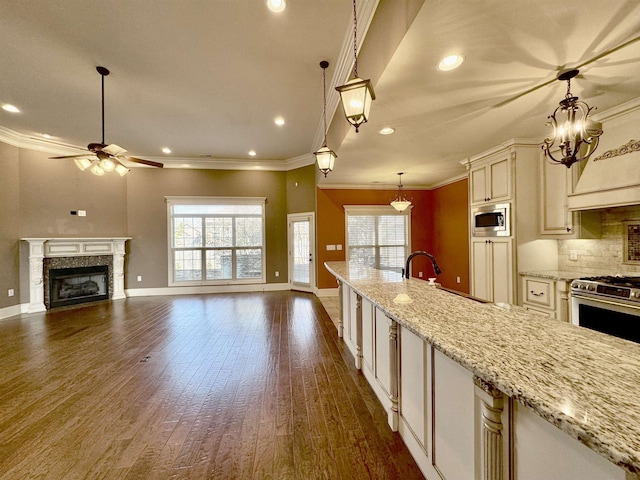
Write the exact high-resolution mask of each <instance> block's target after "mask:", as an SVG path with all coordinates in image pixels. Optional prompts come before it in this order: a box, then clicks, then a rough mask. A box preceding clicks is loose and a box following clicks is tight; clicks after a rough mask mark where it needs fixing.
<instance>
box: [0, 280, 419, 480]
mask: <svg viewBox="0 0 640 480" xmlns="http://www.w3.org/2000/svg"><path fill="white" fill-rule="evenodd" d="M0 372H1V373H0V479H3V480H4V479H11V480H15V479H63V478H64V479H76V478H78V479H80V478H86V479H130V478H131V479H133V478H136V479H172V478H179V479H187V478H188V479H204V478H214V479H305V480H306V479H316V478H318V479H358V480H360V479H414V478H417V479H421V478H423V477H422V475H421V473H420V471H419V469H418V467H417V466H416V464H415V462H414V461H413V459H412V458H411V456H410V454H409V453H408V451H407V449H406V447H405V446H404V444H403V442H402V440H401V439H400V437H399V436H398V435H397V434H394V433H392V432H391V431H390V429H389V427H388V426H387V424H386V416H385V413H384V411H383V410H382V408H381V406H380V405H379V403H378V401H377V399H376V398H375V397H374V394H373V392H372V391H371V389H370V387H369V386H368V385H367V383H366V380H365V379H364V377H363V376H362V375H361V374H360V373H358V372H357V371H356V370H355V368H354V367H353V357H352V356H351V354H350V353H349V352H348V351H347V350H346V347H345V346H344V344H343V342H342V341H341V340H340V339H338V337H337V335H336V330H335V328H334V326H333V323H332V322H331V320H330V318H329V317H328V315H327V313H326V311H325V310H324V309H323V308H322V305H321V304H320V302H319V300H318V299H317V298H316V297H315V296H313V295H309V294H305V293H296V292H269V293H250V294H216V295H194V296H175V297H146V298H129V299H127V300H123V301H116V302H104V303H101V304H97V305H92V306H85V307H78V308H74V309H68V310H61V311H57V312H48V313H43V314H31V315H22V316H18V317H13V318H10V319H5V320H2V321H0Z"/></svg>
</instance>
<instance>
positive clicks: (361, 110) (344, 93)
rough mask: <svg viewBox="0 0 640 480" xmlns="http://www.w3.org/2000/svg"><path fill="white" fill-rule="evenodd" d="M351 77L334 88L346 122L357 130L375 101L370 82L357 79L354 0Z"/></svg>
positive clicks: (356, 21) (356, 32) (356, 23)
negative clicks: (338, 96) (337, 93)
mask: <svg viewBox="0 0 640 480" xmlns="http://www.w3.org/2000/svg"><path fill="white" fill-rule="evenodd" d="M353 75H354V78H353V79H351V80H349V81H348V82H347V83H345V84H344V85H341V86H339V87H336V90H337V91H338V92H340V100H341V101H342V108H343V110H344V115H345V117H347V121H348V122H349V123H350V124H351V125H353V126H354V127H356V133H357V132H358V128H359V127H360V125H362V124H363V123H366V122H367V120H368V119H369V109H370V108H371V102H372V101H373V100H375V99H376V94H375V93H374V91H373V86H372V85H371V80H362V79H361V78H359V77H358V18H357V15H356V0H353Z"/></svg>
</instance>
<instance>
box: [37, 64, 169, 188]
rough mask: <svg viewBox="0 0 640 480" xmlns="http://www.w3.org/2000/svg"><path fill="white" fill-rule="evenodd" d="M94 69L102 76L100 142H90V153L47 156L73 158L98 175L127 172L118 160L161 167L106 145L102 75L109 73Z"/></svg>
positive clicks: (123, 174) (103, 69)
mask: <svg viewBox="0 0 640 480" xmlns="http://www.w3.org/2000/svg"><path fill="white" fill-rule="evenodd" d="M96 71H97V72H98V73H99V74H100V76H101V77H102V142H101V143H90V144H89V145H87V149H88V150H89V152H90V153H83V154H80V155H66V156H62V157H49V158H51V159H62V158H73V159H74V162H75V164H76V166H77V167H78V168H79V169H80V170H82V171H85V170H86V169H87V168H88V169H89V171H90V172H91V173H93V174H94V175H97V176H99V177H101V176H103V175H104V174H105V172H113V171H115V172H117V173H118V174H119V175H120V176H121V177H124V176H125V175H126V174H127V173H129V171H130V170H129V169H128V168H127V167H125V166H124V165H123V164H122V162H121V161H120V160H127V161H129V162H133V163H140V164H142V165H149V166H151V167H158V168H162V167H164V165H163V164H162V163H160V162H154V161H152V160H144V159H142V158H135V157H125V156H124V153H126V150H125V149H124V148H122V147H120V146H118V145H116V144H111V145H107V144H105V143H104V77H106V76H107V75H109V73H110V72H109V70H108V69H107V68H105V67H101V66H98V67H96Z"/></svg>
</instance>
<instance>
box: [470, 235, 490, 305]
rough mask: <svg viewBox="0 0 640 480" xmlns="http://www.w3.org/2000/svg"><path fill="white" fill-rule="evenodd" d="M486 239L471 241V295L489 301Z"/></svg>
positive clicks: (488, 266) (488, 260) (488, 259)
mask: <svg viewBox="0 0 640 480" xmlns="http://www.w3.org/2000/svg"><path fill="white" fill-rule="evenodd" d="M488 245H489V244H488V243H487V239H486V238H475V237H474V238H472V239H471V294H472V295H473V296H474V297H478V298H482V299H483V300H488V301H491V300H492V298H493V291H492V289H491V259H490V257H489V254H490V251H489V248H488Z"/></svg>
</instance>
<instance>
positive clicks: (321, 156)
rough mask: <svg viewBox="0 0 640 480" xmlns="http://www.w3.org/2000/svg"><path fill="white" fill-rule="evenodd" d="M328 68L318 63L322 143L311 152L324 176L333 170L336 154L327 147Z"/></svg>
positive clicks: (326, 63) (326, 65) (325, 63)
mask: <svg viewBox="0 0 640 480" xmlns="http://www.w3.org/2000/svg"><path fill="white" fill-rule="evenodd" d="M328 66H329V62H327V61H326V60H323V61H321V62H320V68H322V99H323V101H322V121H323V126H324V141H323V142H322V147H320V148H319V149H318V151H317V152H313V154H314V155H315V156H316V162H317V163H318V170H320V171H321V172H322V173H323V174H324V176H325V177H326V176H327V173H329V172H331V171H332V170H333V166H334V165H335V163H336V158H338V157H337V156H336V154H335V153H334V152H333V150H331V149H330V148H329V147H328V146H327V84H326V71H327V67H328Z"/></svg>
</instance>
